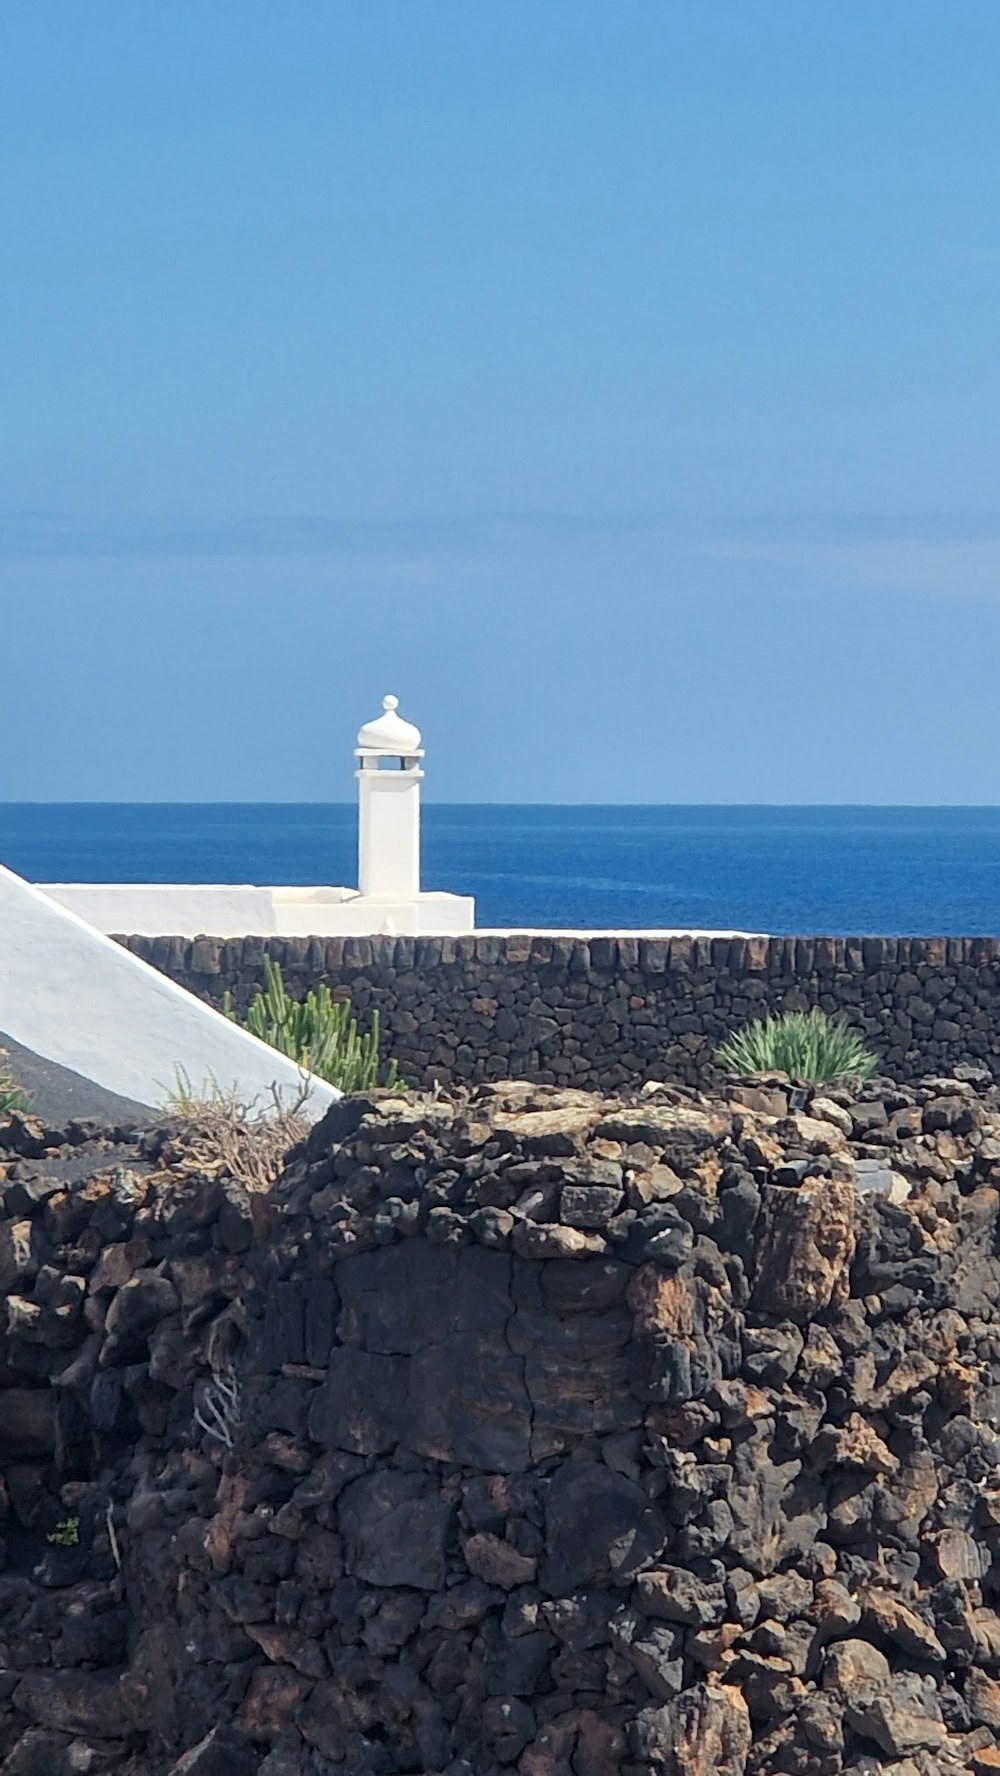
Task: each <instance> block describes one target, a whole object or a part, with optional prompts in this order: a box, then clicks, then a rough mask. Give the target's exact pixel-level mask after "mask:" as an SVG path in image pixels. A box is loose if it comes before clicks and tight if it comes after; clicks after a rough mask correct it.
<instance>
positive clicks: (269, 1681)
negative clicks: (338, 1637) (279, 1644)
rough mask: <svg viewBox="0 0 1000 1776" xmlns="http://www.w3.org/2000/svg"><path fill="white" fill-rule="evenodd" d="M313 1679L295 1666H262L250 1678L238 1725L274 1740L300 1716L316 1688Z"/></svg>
mask: <svg viewBox="0 0 1000 1776" xmlns="http://www.w3.org/2000/svg"><path fill="white" fill-rule="evenodd" d="M312 1687H313V1684H312V1679H311V1678H307V1677H303V1676H302V1674H301V1672H298V1671H295V1670H294V1669H293V1667H292V1666H291V1665H261V1666H258V1668H257V1670H256V1671H255V1672H254V1674H253V1676H252V1677H251V1679H250V1684H249V1688H248V1689H247V1693H246V1695H245V1696H244V1698H243V1702H242V1705H241V1707H240V1710H239V1714H238V1715H237V1720H236V1724H237V1726H238V1727H239V1729H240V1731H241V1732H244V1733H249V1734H250V1735H251V1736H252V1737H253V1738H255V1739H274V1738H277V1736H278V1734H279V1733H282V1732H284V1730H285V1728H286V1727H291V1726H294V1725H295V1720H296V1716H297V1714H298V1711H299V1709H300V1708H301V1707H302V1704H303V1703H304V1702H305V1700H306V1698H307V1696H308V1695H309V1694H310V1692H311V1690H312Z"/></svg>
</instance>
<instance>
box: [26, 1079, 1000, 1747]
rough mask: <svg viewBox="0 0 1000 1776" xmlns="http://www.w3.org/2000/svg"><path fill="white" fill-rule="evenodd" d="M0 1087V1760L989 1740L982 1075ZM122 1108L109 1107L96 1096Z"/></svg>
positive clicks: (990, 1261)
mask: <svg viewBox="0 0 1000 1776" xmlns="http://www.w3.org/2000/svg"><path fill="white" fill-rule="evenodd" d="M66 1133H67V1136H68V1139H65V1140H64V1139H60V1138H59V1137H58V1136H57V1134H56V1133H55V1132H54V1131H43V1130H39V1129H38V1128H37V1127H34V1126H33V1125H31V1124H30V1123H29V1122H25V1121H24V1120H22V1119H14V1120H13V1121H12V1122H11V1123H10V1124H9V1125H8V1127H7V1130H6V1133H4V1134H2V1135H0V1138H2V1140H3V1141H4V1143H5V1155H4V1159H5V1165H6V1177H5V1179H4V1180H3V1182H2V1184H0V1190H2V1201H3V1207H4V1212H5V1219H4V1220H2V1221H0V1288H2V1289H3V1291H4V1297H5V1313H6V1331H5V1333H4V1335H3V1337H2V1339H0V1415H2V1416H0V1424H2V1441H0V1468H2V1472H3V1476H4V1494H3V1498H4V1501H5V1510H6V1542H5V1560H6V1565H5V1569H4V1570H3V1572H2V1574H0V1757H3V1758H4V1759H5V1761H4V1762H3V1763H2V1766H0V1767H2V1768H3V1770H4V1771H7V1772H10V1773H11V1776H70V1772H79V1771H95V1772H96V1771H120V1772H126V1771H127V1772H129V1776H140V1772H141V1776H166V1772H168V1771H169V1772H171V1776H369V1773H370V1776H391V1773H392V1772H396V1771H400V1772H423V1773H427V1776H429V1773H431V1772H434V1773H440V1772H447V1776H506V1773H509V1772H517V1776H612V1773H614V1772H619V1771H620V1772H622V1773H623V1776H652V1773H653V1772H661V1773H663V1776H709V1773H710V1772H718V1773H719V1776H748V1773H750V1772H754V1773H761V1776H771V1773H772V1772H790V1773H794V1772H800V1773H802V1776H839V1773H840V1772H841V1771H844V1770H851V1771H856V1772H858V1773H859V1776H860V1773H861V1772H864V1773H865V1776H878V1773H879V1772H883V1771H886V1772H887V1771H893V1772H896V1773H897V1776H933V1773H939V1772H946V1771H955V1772H960V1771H967V1772H972V1773H974V1776H984V1773H985V1772H987V1771H989V1770H995V1769H998V1768H1000V1733H998V1729H1000V1614H998V1613H997V1607H996V1606H997V1597H998V1593H1000V1568H998V1566H997V1560H996V1557H997V1553H998V1551H1000V1435H998V1433H997V1430H996V1428H995V1427H996V1418H997V1412H998V1409H1000V1322H998V1318H997V1309H996V1303H997V1300H998V1289H1000V1260H998V1257H997V1237H998V1210H1000V1188H998V1187H1000V1095H998V1094H997V1092H996V1091H995V1089H993V1088H990V1087H987V1086H986V1085H985V1082H983V1081H979V1080H970V1079H961V1080H955V1079H951V1080H931V1081H929V1082H927V1083H926V1084H925V1085H924V1086H922V1087H920V1088H919V1089H906V1088H897V1087H893V1086H889V1085H888V1084H884V1083H883V1084H881V1085H876V1086H873V1087H870V1088H866V1090H865V1091H864V1092H863V1093H862V1095H861V1096H860V1097H859V1098H857V1099H852V1098H850V1097H848V1095H847V1094H846V1093H841V1092H831V1093H828V1094H826V1095H825V1096H824V1095H820V1094H807V1093H805V1092H799V1093H792V1092H789V1091H788V1090H787V1089H786V1088H785V1086H783V1085H782V1084H781V1083H780V1082H778V1081H773V1082H769V1083H768V1082H764V1083H757V1084H756V1085H754V1086H744V1087H736V1088H733V1091H732V1092H731V1094H730V1095H729V1096H727V1097H720V1098H716V1099H712V1100H706V1099H699V1098H697V1097H696V1096H695V1094H693V1093H685V1092H682V1091H679V1090H669V1089H668V1090H661V1091H660V1092H658V1093H657V1092H654V1093H650V1094H646V1095H645V1096H643V1097H640V1098H634V1099H632V1100H629V1101H620V1100H611V1101H608V1100H602V1099H599V1098H594V1097H589V1096H587V1095H585V1094H582V1093H570V1092H553V1091H545V1090H539V1089H537V1088H532V1087H530V1086H518V1085H506V1086H501V1087H498V1088H496V1089H489V1088H483V1089H482V1090H480V1091H479V1092H477V1093H475V1094H473V1095H472V1096H471V1097H469V1096H462V1095H456V1096H454V1097H449V1096H444V1095H442V1096H438V1097H436V1098H427V1099H423V1100H415V1101H411V1100H407V1099H393V1098H387V1097H384V1096H383V1097H376V1098H373V1099H350V1100H344V1101H343V1102H342V1103H341V1104H340V1105H337V1106H335V1107H334V1109H333V1110H332V1111H331V1112H330V1113H329V1115H328V1116H327V1118H326V1119H325V1121H324V1123H322V1124H321V1125H319V1126H318V1127H317V1128H316V1129H315V1130H314V1131H313V1133H312V1134H311V1135H310V1137H309V1139H308V1142H307V1144H306V1145H305V1146H304V1147H303V1148H301V1149H299V1150H297V1151H296V1153H294V1154H293V1155H292V1156H291V1158H290V1161H289V1164H288V1166H287V1168H286V1172H285V1175H284V1178H283V1179H282V1181H281V1184H280V1186H279V1187H278V1188H276V1189H275V1190H274V1191H273V1192H271V1193H270V1194H269V1195H254V1196H251V1195H249V1194H248V1193H247V1192H246V1191H245V1190H244V1189H242V1188H241V1187H240V1186H239V1185H237V1184H235V1183H234V1182H233V1181H232V1180H228V1179H226V1178H224V1177H222V1176H215V1177H213V1176H210V1175H207V1173H206V1170H205V1166H204V1162H203V1161H202V1162H201V1163H200V1166H199V1163H197V1162H196V1158H195V1156H194V1155H193V1154H192V1153H191V1152H188V1151H186V1150H185V1146H184V1141H183V1139H182V1138H181V1137H179V1136H171V1135H169V1134H164V1132H163V1131H158V1132H153V1133H151V1134H147V1135H146V1136H143V1137H140V1138H139V1139H138V1140H134V1139H132V1140H130V1139H127V1138H122V1139H119V1140H112V1139H111V1138H110V1136H108V1137H106V1138H104V1139H89V1140H88V1138H87V1137H88V1131H87V1130H86V1129H75V1130H70V1131H67V1132H66ZM120 1133H123V1132H120Z"/></svg>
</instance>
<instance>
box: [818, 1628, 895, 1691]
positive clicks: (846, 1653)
mask: <svg viewBox="0 0 1000 1776" xmlns="http://www.w3.org/2000/svg"><path fill="white" fill-rule="evenodd" d="M889 1676H890V1671H889V1661H888V1659H887V1658H886V1656H885V1654H884V1653H880V1652H879V1650H878V1648H877V1647H873V1646H872V1644H871V1642H870V1641H867V1640H841V1641H838V1642H837V1643H836V1645H835V1646H832V1647H830V1649H829V1651H828V1652H827V1655H826V1658H825V1659H824V1661H823V1688H824V1690H839V1691H840V1694H841V1695H842V1696H848V1695H850V1694H851V1692H852V1691H853V1690H856V1689H857V1688H858V1687H859V1686H861V1685H863V1684H877V1683H886V1682H888V1679H889Z"/></svg>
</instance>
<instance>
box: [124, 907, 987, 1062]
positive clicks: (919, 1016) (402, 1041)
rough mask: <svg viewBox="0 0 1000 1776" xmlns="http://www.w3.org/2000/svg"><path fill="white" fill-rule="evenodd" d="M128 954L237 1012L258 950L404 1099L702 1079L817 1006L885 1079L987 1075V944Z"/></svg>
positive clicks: (881, 941) (223, 948) (407, 941)
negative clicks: (725, 1045) (384, 1062)
mask: <svg viewBox="0 0 1000 1776" xmlns="http://www.w3.org/2000/svg"><path fill="white" fill-rule="evenodd" d="M120 941H122V942H124V943H126V944H127V945H128V947H129V948H130V949H132V950H133V951H134V952H135V954H136V955H139V956H142V957H143V958H144V959H145V960H147V961H150V962H152V963H154V964H155V966H156V967H158V968H161V969H163V970H164V971H165V972H166V973H168V974H170V975H171V976H172V977H173V978H174V979H175V980H177V981H180V982H181V983H182V984H183V985H184V986H186V987H189V988H190V989H191V990H193V991H194V992H196V993H199V994H201V995H202V996H203V997H205V998H207V999H210V1000H212V1001H213V1002H214V1003H218V1002H219V1001H220V1000H221V997H222V993H223V991H224V990H225V989H226V988H228V989H229V990H230V991H231V992H232V994H233V998H234V1001H235V1004H236V1005H237V1007H238V1008H239V1009H241V1010H242V1009H243V1008H244V1007H245V1006H246V1004H247V1003H248V1001H249V999H250V998H251V997H252V995H253V993H254V992H256V990H257V989H258V987H260V986H261V985H262V984H263V966H262V964H263V956H264V952H265V948H266V950H267V952H268V953H269V954H270V955H271V956H273V957H274V959H275V960H276V961H278V962H280V963H281V965H282V967H283V969H284V973H285V978H286V981H287V983H288V985H289V987H290V989H291V990H292V992H293V993H294V994H295V995H296V996H298V995H299V994H301V993H303V992H304V991H305V990H306V988H307V987H309V986H314V985H316V984H317V983H318V982H320V981H326V982H327V983H328V985H329V986H330V987H331V989H332V990H333V991H335V992H336V991H343V992H346V993H349V994H350V996H351V998H352V1000H353V1002H354V1004H355V1006H356V1008H357V1009H358V1011H359V1012H360V1013H361V1016H362V1019H364V1017H365V1016H366V1015H367V1014H368V1012H369V1011H370V1010H371V1009H372V1008H373V1007H376V1006H377V1007H378V1010H379V1014H380V1017H381V1021H382V1030H383V1037H384V1044H385V1048H386V1052H391V1053H392V1054H394V1055H396V1057H397V1058H398V1060H399V1063H400V1070H401V1072H402V1074H403V1076H404V1078H406V1079H407V1080H408V1081H410V1083H412V1084H413V1085H415V1086H419V1087H429V1086H431V1085H433V1084H434V1082H435V1081H440V1082H442V1083H448V1082H451V1081H455V1080H459V1081H469V1082H473V1083H478V1082H480V1081H482V1080H490V1079H502V1078H507V1077H517V1078H527V1079H532V1080H536V1081H538V1082H541V1083H548V1084H560V1085H574V1086H582V1087H585V1088H587V1089H588V1090H598V1091H617V1090H619V1089H620V1088H622V1087H626V1086H629V1085H631V1084H632V1083H634V1082H635V1081H637V1080H643V1079H661V1080H663V1079H676V1080H682V1081H685V1082H688V1083H691V1084H695V1083H698V1082H699V1081H702V1082H703V1081H704V1080H705V1077H706V1069H707V1067H708V1066H709V1065H710V1063H711V1060H712V1056H713V1054H714V1052H715V1049H716V1047H717V1046H718V1043H719V1042H720V1041H721V1039H722V1037H723V1036H724V1035H726V1033H727V1032H728V1031H730V1030H732V1029H734V1028H737V1027H738V1026H739V1025H741V1024H743V1023H745V1022H746V1021H747V1019H748V1018H751V1017H759V1016H761V1015H763V1014H764V1013H767V1012H774V1011H780V1010H784V1009H786V1008H804V1007H807V1006H810V1005H819V1006H822V1007H823V1009H824V1010H826V1011H830V1012H842V1013H844V1014H845V1015H846V1016H847V1017H848V1018H849V1019H850V1021H851V1022H852V1023H854V1024H856V1025H857V1026H858V1027H859V1028H860V1029H862V1030H863V1031H864V1033H865V1035H866V1036H867V1037H868V1039H869V1041H870V1043H871V1046H872V1047H873V1048H874V1049H875V1051H876V1052H877V1054H878V1055H879V1057H880V1060H881V1063H882V1067H883V1070H884V1071H885V1072H886V1073H888V1074H891V1075H892V1077H893V1078H895V1079H901V1080H915V1079H919V1078H921V1077H922V1076H923V1075H924V1074H926V1073H928V1072H942V1071H947V1070H948V1069H949V1068H950V1067H952V1066H954V1065H955V1064H956V1063H959V1062H973V1063H978V1062H985V1063H986V1064H987V1065H988V1066H989V1068H990V1070H991V1072H992V1073H993V1074H994V1076H1000V940H998V939H996V938H884V937H872V938H867V937H866V938H741V939H728V938H715V939H704V938H672V939H670V940H658V939H651V938H631V937H609V936H600V935H598V934H594V935H592V936H591V937H590V938H589V939H585V938H573V937H560V936H558V935H551V936H543V937H537V936H536V937H526V936H519V935H517V934H510V935H507V936H505V937H467V938H380V937H373V938H326V939H323V938H285V939H262V938H242V939H231V940H229V941H226V942H222V941H220V940H219V939H216V938H209V937H201V938H195V939H185V938H172V937H158V938H143V937H130V938H123V939H121V940H120Z"/></svg>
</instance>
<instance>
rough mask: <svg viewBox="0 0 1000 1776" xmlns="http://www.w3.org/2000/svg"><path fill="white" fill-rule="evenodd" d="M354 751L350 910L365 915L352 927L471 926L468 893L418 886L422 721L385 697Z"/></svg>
mask: <svg viewBox="0 0 1000 1776" xmlns="http://www.w3.org/2000/svg"><path fill="white" fill-rule="evenodd" d="M354 756H355V758H356V759H357V761H358V768H357V771H356V772H355V776H356V777H357V780H358V895H357V898H356V899H355V900H354V902H353V905H352V907H351V915H352V918H353V919H357V920H359V921H361V920H363V921H364V924H363V926H362V925H361V924H359V925H358V926H356V927H355V928H356V929H362V928H363V929H365V930H369V931H382V932H387V931H396V932H399V933H400V934H401V935H403V934H409V935H419V934H420V933H422V932H432V931H437V932H463V931H471V930H472V929H473V926H474V923H475V904H474V902H473V901H472V899H471V898H469V897H467V896H465V895H459V894H440V893H436V894H435V893H427V892H422V891H421V887H420V785H421V784H422V782H423V780H424V773H423V769H422V767H421V760H422V759H423V756H424V749H423V747H422V746H421V744H420V729H419V728H416V727H414V725H413V723H412V722H408V721H404V720H403V717H402V716H401V715H400V714H399V699H398V697H383V699H382V713H381V715H379V716H376V718H375V720H374V721H370V722H365V725H364V727H363V728H362V729H361V731H360V733H359V734H358V743H357V746H356V748H355V751H354ZM346 911H347V909H346V908H345V913H346Z"/></svg>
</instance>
